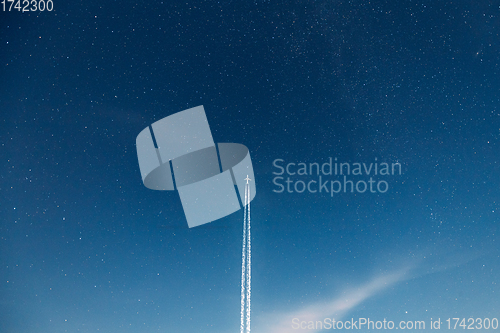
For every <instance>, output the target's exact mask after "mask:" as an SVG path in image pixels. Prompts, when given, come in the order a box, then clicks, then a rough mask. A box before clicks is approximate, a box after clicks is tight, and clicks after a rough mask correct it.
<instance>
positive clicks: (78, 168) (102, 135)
mask: <svg viewBox="0 0 500 333" xmlns="http://www.w3.org/2000/svg"><path fill="white" fill-rule="evenodd" d="M53 5H54V9H53V11H50V12H49V11H47V10H46V11H44V12H30V13H19V12H17V10H15V11H11V12H8V11H1V12H0V110H1V111H0V112H1V117H0V143H1V146H0V156H1V159H0V161H1V163H0V332H2V333H25V332H26V333H32V332H33V333H59V332H111V333H115V332H131V333H149V332H214V333H215V332H217V333H230V332H238V331H239V324H240V321H239V320H240V277H241V246H242V236H241V235H242V230H243V224H242V222H243V211H242V210H240V211H238V212H236V213H233V214H231V215H229V216H226V217H224V218H222V219H219V220H217V221H215V222H212V223H210V224H206V225H202V226H199V227H196V228H191V229H190V228H188V226H187V222H186V218H185V216H184V212H183V209H182V205H181V202H180V199H179V195H178V193H177V192H173V191H152V190H149V189H147V188H146V187H144V185H143V184H142V179H141V174H140V170H139V165H138V160H137V154H136V147H135V139H136V136H137V135H138V134H139V132H140V131H141V130H143V129H144V128H145V127H147V126H148V125H150V124H151V123H153V122H155V121H157V120H160V119H162V118H164V117H167V116H169V115H171V114H173V113H176V112H179V111H182V110H185V109H188V108H192V107H196V106H198V105H203V106H204V108H205V111H206V114H207V119H208V122H209V124H210V128H211V130H212V135H213V138H214V141H215V142H236V143H241V144H244V145H245V146H247V147H248V149H249V151H250V155H251V158H252V163H253V167H254V172H255V183H256V187H257V192H256V194H257V195H256V197H255V199H254V200H253V201H252V203H251V209H252V216H251V219H252V331H253V332H258V333H282V332H323V331H331V330H325V329H323V330H316V329H312V328H311V329H304V330H301V329H294V326H293V324H292V323H293V322H292V320H293V319H294V318H298V320H299V321H309V320H313V321H317V320H319V321H323V320H324V319H325V318H334V319H335V320H343V321H348V320H351V318H354V319H355V320H357V319H358V318H370V319H371V320H373V321H376V320H380V321H382V320H383V319H384V318H385V319H386V320H387V321H389V320H391V321H394V322H395V323H396V326H397V325H398V323H399V322H400V321H405V322H406V321H420V320H423V321H425V325H426V326H425V330H420V331H426V332H427V331H430V321H431V318H432V320H437V318H440V320H441V322H442V324H441V330H442V331H444V330H445V326H446V325H447V323H446V321H445V320H446V319H447V318H454V317H455V318H466V320H468V318H473V320H474V326H475V327H476V328H479V327H478V326H476V325H477V323H478V322H479V321H477V320H476V319H477V318H480V319H481V320H484V318H490V320H492V318H497V319H498V320H500V282H499V280H500V248H499V246H500V244H499V241H500V239H499V237H500V230H499V223H500V218H499V211H500V177H499V176H500V161H499V159H500V157H499V156H500V3H499V2H498V1H494V0H478V1H472V0H467V1H466V0H458V1H453V2H451V1H436V0H434V1H429V0H424V1H411V0H399V1H378V0H375V1H372V0H370V1H368V0H364V1H361V0H352V1H343V0H340V1H338V0H332V1H324V0H323V1H289V2H286V1H272V0H271V1H262V0H257V1H250V2H248V1H221V2H216V1H205V2H202V1H189V0H187V1H175V0H174V1H163V2H160V1H153V2H131V1H127V0H125V1H94V0H89V1H59V0H53ZM1 6H2V5H1V4H0V9H1ZM13 10H14V9H13ZM330 158H332V160H335V158H337V161H338V163H340V162H345V163H350V164H351V165H353V164H354V163H365V164H366V165H369V164H370V163H378V164H381V163H388V164H392V163H400V165H401V171H402V172H401V174H399V173H397V174H394V175H392V174H391V175H372V176H373V178H374V179H376V180H377V181H381V180H383V181H385V182H386V183H387V184H388V189H387V191H386V192H385V193H380V192H376V193H371V192H370V191H366V192H364V193H360V192H357V191H355V190H354V191H353V192H351V191H350V190H349V189H347V190H346V191H345V192H344V190H342V191H340V192H339V193H331V191H330V192H328V193H326V192H325V191H324V190H323V191H322V192H321V193H319V191H318V192H315V193H311V192H309V191H308V190H306V191H304V192H303V193H297V191H295V189H294V187H293V186H294V184H295V185H297V184H298V185H297V186H298V189H299V190H300V189H301V185H300V184H301V183H300V182H299V181H302V182H304V184H306V185H307V184H308V182H310V181H313V180H314V181H318V179H319V176H321V177H322V181H323V182H325V181H328V182H329V183H328V184H330V182H331V181H335V180H339V181H340V182H343V175H342V176H340V175H337V176H335V175H324V174H322V173H320V174H319V175H317V174H316V173H313V174H312V175H310V174H307V175H297V174H296V175H288V174H287V173H286V170H285V173H284V174H283V175H277V174H278V173H281V172H280V169H279V168H277V167H275V166H274V165H273V162H274V163H277V164H278V165H281V166H282V167H285V168H286V165H287V164H288V163H295V165H291V167H290V171H291V172H297V170H298V169H299V167H298V165H297V164H298V163H306V165H307V168H308V169H309V163H318V164H319V165H320V166H321V165H322V164H324V163H327V162H329V159H330ZM276 160H279V162H275V161H276ZM308 171H309V170H308ZM276 177H283V179H282V180H279V179H276ZM287 177H289V178H290V181H291V182H293V183H292V184H291V189H292V191H291V192H293V193H289V191H288V190H287V189H286V186H287V184H286V183H285V180H286V178H287ZM346 177H347V180H352V181H353V182H354V184H356V182H357V181H359V180H361V181H367V180H368V179H369V177H370V176H367V175H353V174H350V175H347V176H346ZM276 182H280V183H281V184H283V185H284V186H285V190H284V191H283V192H281V193H278V191H279V190H280V187H279V186H277V185H276V184H275V183H276ZM297 182H299V183H297ZM313 185H315V186H316V187H315V188H313V190H314V189H315V190H319V185H318V184H317V183H313ZM329 186H330V185H328V187H329ZM469 323H470V321H468V322H467V325H468V324H469ZM492 323H493V322H492ZM451 324H452V326H453V324H454V321H452V322H451ZM497 324H498V322H497ZM458 327H459V326H457V329H458ZM460 330H463V328H462V327H460ZM498 330H500V328H499V329H498ZM359 331H363V330H359ZM365 331H366V330H365ZM379 331H383V330H379ZM414 331H417V330H414ZM433 331H434V330H433ZM476 331H477V329H476ZM479 331H481V330H479ZM484 331H485V332H486V331H488V332H490V331H495V330H493V329H489V330H484Z"/></svg>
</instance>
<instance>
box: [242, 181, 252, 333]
mask: <svg viewBox="0 0 500 333" xmlns="http://www.w3.org/2000/svg"><path fill="white" fill-rule="evenodd" d="M247 178H248V176H247ZM248 180H250V179H249V178H248ZM248 180H247V184H246V186H245V201H244V214H245V216H244V217H243V250H242V254H241V313H240V317H241V318H240V319H241V321H240V333H250V296H251V293H252V289H251V278H252V252H251V250H252V245H251V237H250V185H249V184H248Z"/></svg>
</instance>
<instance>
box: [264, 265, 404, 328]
mask: <svg viewBox="0 0 500 333" xmlns="http://www.w3.org/2000/svg"><path fill="white" fill-rule="evenodd" d="M410 269H411V268H410V267H407V268H404V269H401V270H398V271H393V272H391V273H389V274H384V275H380V276H377V277H375V278H373V279H372V280H370V281H369V282H367V283H365V284H362V285H360V286H359V287H357V288H352V289H349V290H345V291H344V292H343V293H342V295H341V296H339V297H337V298H335V299H334V300H332V301H330V302H326V303H325V302H323V303H316V304H312V305H310V306H307V307H305V308H303V309H299V310H297V311H290V312H287V313H281V314H279V315H277V316H276V315H273V316H272V317H270V316H269V317H267V318H265V319H264V322H262V323H261V324H263V325H262V326H266V328H267V329H266V330H265V332H269V333H292V332H294V333H296V332H306V331H307V332H315V331H316V330H311V329H300V328H298V329H297V328H295V329H294V328H293V327H292V320H293V318H298V319H299V320H300V321H301V322H302V321H313V322H316V321H323V320H324V319H325V318H335V319H336V320H338V319H340V318H342V317H343V316H344V315H345V314H346V313H347V312H348V311H349V310H351V309H353V308H354V307H356V306H357V305H359V304H360V303H362V302H363V301H365V300H366V299H368V298H370V297H372V296H374V295H375V294H377V293H379V292H381V291H382V290H384V289H386V288H388V287H390V286H392V285H394V284H396V283H398V282H400V281H403V280H406V279H408V278H410V276H409V274H408V273H409V271H410ZM295 327H296V326H295Z"/></svg>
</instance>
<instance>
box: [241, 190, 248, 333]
mask: <svg viewBox="0 0 500 333" xmlns="http://www.w3.org/2000/svg"><path fill="white" fill-rule="evenodd" d="M246 202H247V191H246V188H245V204H246ZM244 206H245V207H244V212H245V215H244V217H243V250H242V254H241V314H240V316H241V322H240V333H244V330H245V265H246V241H247V237H246V232H247V206H246V205H244Z"/></svg>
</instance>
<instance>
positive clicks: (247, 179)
mask: <svg viewBox="0 0 500 333" xmlns="http://www.w3.org/2000/svg"><path fill="white" fill-rule="evenodd" d="M245 180H246V181H247V184H248V181H249V180H251V179H250V178H248V175H247V178H245Z"/></svg>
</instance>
